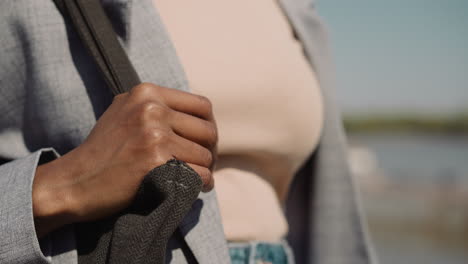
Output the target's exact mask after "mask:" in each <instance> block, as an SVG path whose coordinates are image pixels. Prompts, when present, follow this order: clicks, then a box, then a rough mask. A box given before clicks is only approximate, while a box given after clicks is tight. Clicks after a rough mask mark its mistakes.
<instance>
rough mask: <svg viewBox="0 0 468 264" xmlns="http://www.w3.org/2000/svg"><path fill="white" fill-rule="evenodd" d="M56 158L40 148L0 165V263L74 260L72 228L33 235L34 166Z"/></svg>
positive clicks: (50, 150)
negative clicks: (42, 235) (46, 234)
mask: <svg viewBox="0 0 468 264" xmlns="http://www.w3.org/2000/svg"><path fill="white" fill-rule="evenodd" d="M57 157H58V154H57V153H56V152H55V151H54V150H53V149H41V150H38V151H36V152H34V153H32V154H30V155H28V156H26V157H23V158H20V159H16V160H13V161H11V162H8V163H5V164H3V165H2V166H0V237H1V239H0V263H67V264H68V263H69V264H72V263H76V260H77V258H76V251H75V249H74V248H75V247H74V237H73V232H72V229H71V228H72V227H65V228H62V229H60V230H58V231H55V232H53V233H51V234H49V235H48V236H46V237H44V238H43V239H41V240H39V239H38V238H37V234H36V230H35V226H34V218H33V211H32V209H33V208H32V183H33V180H34V175H35V172H36V168H37V166H38V165H40V164H42V163H46V162H48V161H51V160H53V159H55V158H57Z"/></svg>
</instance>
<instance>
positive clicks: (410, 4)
mask: <svg viewBox="0 0 468 264" xmlns="http://www.w3.org/2000/svg"><path fill="white" fill-rule="evenodd" d="M318 9H319V13H320V14H321V16H322V17H323V19H324V20H325V22H326V24H327V25H328V27H329V30H330V35H331V39H332V43H333V50H334V56H335V58H334V60H335V64H336V67H337V74H338V76H337V78H338V88H337V89H338V94H339V103H340V105H341V107H342V109H343V111H344V112H346V113H369V112H384V113H393V112H416V113H429V114H433V113H447V112H455V111H459V110H461V109H467V110H468V0H387V1H383V0H352V1H350V0H319V1H318Z"/></svg>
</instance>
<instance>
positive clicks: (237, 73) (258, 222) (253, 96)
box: [154, 0, 323, 241]
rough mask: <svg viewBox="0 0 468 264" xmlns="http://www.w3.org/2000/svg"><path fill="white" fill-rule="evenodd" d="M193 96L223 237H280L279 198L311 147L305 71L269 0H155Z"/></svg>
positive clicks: (317, 127)
mask: <svg viewBox="0 0 468 264" xmlns="http://www.w3.org/2000/svg"><path fill="white" fill-rule="evenodd" d="M154 2H155V5H156V6H157V9H158V10H159V12H160V13H161V17H162V19H163V22H164V23H165V25H166V27H167V29H168V31H169V34H170V36H171V38H172V40H173V42H174V45H175V48H176V50H177V53H178V55H179V57H180V59H181V61H182V64H183V66H184V68H185V70H186V73H187V77H188V80H189V82H190V86H191V88H192V89H193V91H194V92H195V93H198V94H203V95H205V96H207V97H208V98H210V99H211V101H212V103H213V108H214V114H215V117H216V120H217V124H218V129H219V161H218V165H217V171H216V172H215V174H214V175H215V181H216V190H217V194H218V198H219V204H220V209H221V216H222V219H223V225H224V229H225V233H226V236H227V239H228V240H235V241H242V240H266V241H274V240H278V239H279V238H281V237H282V236H284V235H285V234H286V232H287V223H286V221H285V218H284V215H283V213H282V209H281V205H280V201H281V200H283V199H284V197H285V195H286V193H287V190H288V186H289V184H290V182H291V179H292V177H293V175H294V173H295V172H296V170H297V169H298V168H299V167H300V166H301V165H302V164H303V162H305V160H306V158H307V157H308V156H309V155H310V154H311V152H312V151H313V150H314V148H315V147H316V144H317V142H318V139H319V136H320V131H321V127H322V116H323V115H322V100H321V94H320V90H319V86H318V83H317V80H316V77H315V74H314V72H313V71H312V70H311V67H310V66H309V65H308V63H307V61H306V59H305V57H304V55H303V52H302V49H301V45H300V43H299V42H298V41H297V40H295V39H294V37H293V34H292V31H291V28H290V25H289V24H288V21H287V19H286V18H285V17H284V15H283V13H282V11H281V9H280V8H279V6H278V5H277V3H276V1H274V0H197V1H183V0H154Z"/></svg>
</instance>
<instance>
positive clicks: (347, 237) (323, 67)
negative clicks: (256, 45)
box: [0, 0, 372, 264]
mask: <svg viewBox="0 0 468 264" xmlns="http://www.w3.org/2000/svg"><path fill="white" fill-rule="evenodd" d="M103 2H104V4H105V8H106V11H107V12H108V14H109V16H110V18H111V20H112V23H113V24H114V27H115V29H116V31H117V33H118V34H119V36H120V38H121V41H122V43H123V44H124V47H125V49H126V51H127V52H128V54H129V57H130V60H131V61H132V62H133V64H134V66H135V68H136V70H137V72H138V73H139V75H140V77H141V79H142V81H145V82H152V83H156V84H158V85H161V86H166V87H171V88H174V89H181V90H189V87H188V83H187V80H186V77H185V74H184V71H183V69H182V67H181V64H180V63H179V60H178V58H177V55H176V53H175V51H174V48H173V46H172V43H171V41H170V39H169V38H168V35H167V33H166V31H165V29H164V26H163V25H162V23H161V21H160V18H159V15H158V14H157V12H156V11H155V9H154V8H153V6H152V1H151V0H103ZM279 2H280V4H281V6H282V7H283V10H284V12H285V14H286V15H287V17H288V18H289V20H290V22H291V26H292V32H293V31H294V34H295V36H297V38H298V39H299V40H300V41H301V42H302V44H303V47H304V52H305V54H306V56H307V58H308V59H309V61H310V64H311V67H312V68H313V69H314V70H315V71H316V72H317V75H318V77H319V81H320V85H321V87H322V89H323V95H324V100H325V106H326V108H325V124H324V130H323V136H322V138H321V142H320V145H319V147H318V149H317V150H316V151H315V152H314V153H313V155H312V156H311V158H310V160H309V161H308V162H307V163H306V164H305V165H304V167H303V168H302V169H301V171H300V172H299V173H298V174H297V175H296V178H295V180H294V183H293V185H292V189H291V195H290V197H289V200H288V204H287V216H288V220H289V223H290V230H291V231H290V235H289V237H288V239H289V240H290V243H291V244H292V245H293V247H294V251H295V254H296V257H297V260H298V263H321V264H332V263H333V264H340V263H351V264H358V263H359V264H361V263H362V264H365V263H370V262H371V259H372V257H371V254H370V251H369V246H368V242H367V236H366V234H365V229H364V228H363V225H362V220H361V218H360V209H359V206H358V205H357V202H356V196H355V187H354V185H353V182H352V179H351V175H350V173H349V169H348V164H347V159H346V153H345V145H346V143H345V138H344V136H343V132H342V127H341V123H340V118H339V115H338V112H337V108H336V105H335V102H334V95H333V91H332V89H333V86H334V84H333V78H334V77H333V68H332V66H331V63H330V56H329V55H330V54H329V50H328V43H327V37H326V33H325V30H324V27H323V25H322V24H321V22H320V20H319V19H318V17H317V14H316V10H315V6H314V3H313V0H280V1H279ZM111 100H112V98H111V94H110V93H109V91H108V90H107V88H106V86H105V84H104V83H103V81H102V79H101V77H100V75H99V74H98V72H97V69H96V67H95V66H94V64H93V62H92V61H91V58H90V57H89V55H88V54H87V53H86V51H85V49H84V48H83V46H82V45H81V42H80V41H79V39H78V38H77V35H76V34H75V32H74V31H73V29H71V27H70V26H69V25H66V24H65V22H64V20H63V18H62V16H61V14H60V13H59V12H58V10H57V9H56V7H55V6H54V4H53V1H52V0H3V1H1V2H0V159H1V161H2V163H4V164H3V165H1V166H0V263H70V264H71V263H77V254H76V250H75V244H74V233H73V226H66V227H64V228H62V229H60V230H57V231H55V232H53V233H52V234H50V235H48V236H47V237H45V238H44V239H41V240H40V241H38V239H37V237H36V233H35V228H34V221H33V215H32V202H31V200H32V199H31V189H32V182H33V178H34V173H35V169H36V167H37V166H38V165H39V164H42V163H45V162H47V161H50V160H52V159H55V158H57V157H59V156H60V155H61V154H65V153H66V152H68V151H70V150H71V149H73V148H75V147H77V146H78V145H79V144H80V143H81V142H83V140H84V139H85V138H86V136H87V135H88V133H89V132H90V130H91V128H92V127H93V126H94V124H95V123H96V119H97V118H98V117H99V116H100V115H101V114H102V113H103V112H104V111H105V109H106V107H107V106H108V105H109V104H110V102H111ZM304 122H307V120H304ZM8 161H10V162H8ZM5 162H8V163H5ZM180 230H181V232H182V235H183V237H184V239H185V241H186V244H187V245H188V247H187V248H184V247H183V246H181V245H183V243H180V241H177V239H175V238H174V239H173V240H171V242H170V246H169V248H168V260H169V261H170V262H171V263H186V262H187V261H186V260H185V257H184V254H183V250H182V249H181V248H184V250H190V251H191V252H192V253H193V255H194V257H195V258H196V259H197V261H198V262H199V263H203V264H205V263H213V264H219V263H229V256H228V251H227V245H226V241H225V238H224V235H223V229H222V226H221V221H220V215H219V210H218V207H217V201H216V193H215V192H214V191H213V192H210V193H208V194H201V195H200V197H199V201H198V202H196V203H195V204H194V206H193V208H192V210H191V212H190V213H189V214H188V215H187V216H186V217H185V219H184V220H183V222H182V224H181V226H180Z"/></svg>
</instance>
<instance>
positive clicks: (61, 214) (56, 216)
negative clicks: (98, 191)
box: [32, 157, 74, 237]
mask: <svg viewBox="0 0 468 264" xmlns="http://www.w3.org/2000/svg"><path fill="white" fill-rule="evenodd" d="M65 161H66V159H64V157H62V158H59V159H56V160H54V161H52V162H49V163H46V164H43V165H40V166H38V167H37V169H36V174H35V177H34V182H33V190H32V204H33V216H34V223H35V226H36V233H37V236H38V237H42V236H44V235H46V234H48V233H50V232H52V231H54V230H56V229H58V228H60V227H62V226H64V225H67V224H70V223H73V222H74V219H73V218H74V217H73V215H74V214H73V210H72V208H73V206H72V204H73V203H72V199H71V197H72V196H71V193H72V192H71V188H70V184H67V180H66V179H67V175H65V173H69V172H70V167H68V166H66V164H64V162H65Z"/></svg>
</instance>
